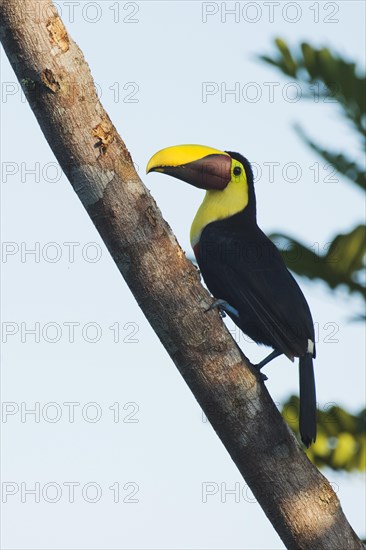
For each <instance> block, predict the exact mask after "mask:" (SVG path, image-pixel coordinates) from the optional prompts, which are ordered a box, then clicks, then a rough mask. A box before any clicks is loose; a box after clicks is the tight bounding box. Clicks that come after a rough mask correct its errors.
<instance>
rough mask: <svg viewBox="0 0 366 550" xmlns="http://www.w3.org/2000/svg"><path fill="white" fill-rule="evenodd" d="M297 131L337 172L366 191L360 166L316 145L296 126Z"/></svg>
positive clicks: (364, 176) (365, 180)
mask: <svg viewBox="0 0 366 550" xmlns="http://www.w3.org/2000/svg"><path fill="white" fill-rule="evenodd" d="M295 130H296V132H297V133H298V135H299V136H300V137H301V139H303V140H304V141H305V143H306V144H307V145H308V146H309V147H310V148H311V149H313V151H315V152H316V153H317V154H318V155H319V156H321V157H322V158H323V159H324V160H325V161H327V162H328V163H329V164H331V165H332V166H333V167H334V168H335V169H336V170H337V172H339V173H340V174H343V175H344V176H346V178H348V179H349V180H351V181H353V182H354V183H356V185H358V186H359V187H361V189H364V190H365V189H366V175H365V171H364V170H363V169H362V168H361V166H359V165H358V164H357V163H356V162H354V161H352V160H350V159H348V158H347V157H346V156H345V155H343V154H342V153H333V152H330V151H327V150H326V149H323V148H322V147H320V146H319V145H317V144H316V143H314V142H313V141H312V140H311V139H310V138H309V137H307V135H306V133H305V132H304V131H303V129H302V128H301V127H300V126H298V125H295Z"/></svg>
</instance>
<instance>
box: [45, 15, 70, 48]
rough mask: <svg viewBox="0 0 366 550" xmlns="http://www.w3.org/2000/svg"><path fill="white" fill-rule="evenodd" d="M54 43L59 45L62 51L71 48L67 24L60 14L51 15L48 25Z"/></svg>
mask: <svg viewBox="0 0 366 550" xmlns="http://www.w3.org/2000/svg"><path fill="white" fill-rule="evenodd" d="M46 28H47V30H48V34H49V35H50V41H51V44H52V45H55V46H57V47H58V48H59V49H60V50H61V52H62V53H65V52H67V51H68V49H69V48H70V39H69V35H68V34H67V31H66V29H65V26H64V24H63V22H62V21H61V19H60V18H59V16H58V15H56V16H55V17H51V18H50V19H49V20H48V22H47V25H46Z"/></svg>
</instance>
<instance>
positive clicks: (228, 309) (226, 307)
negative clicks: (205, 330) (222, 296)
mask: <svg viewBox="0 0 366 550" xmlns="http://www.w3.org/2000/svg"><path fill="white" fill-rule="evenodd" d="M216 308H217V309H218V310H219V313H220V315H221V317H225V316H226V313H231V314H232V315H234V317H239V311H238V310H237V309H235V308H234V307H233V306H231V305H230V304H229V302H227V301H226V300H215V301H214V302H212V304H211V305H210V307H209V308H207V309H206V313H207V312H208V311H211V309H216Z"/></svg>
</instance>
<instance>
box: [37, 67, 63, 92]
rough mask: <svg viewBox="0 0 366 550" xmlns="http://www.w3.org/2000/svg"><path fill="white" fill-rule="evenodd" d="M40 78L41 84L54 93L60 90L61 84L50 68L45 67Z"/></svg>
mask: <svg viewBox="0 0 366 550" xmlns="http://www.w3.org/2000/svg"><path fill="white" fill-rule="evenodd" d="M41 80H42V82H43V84H44V85H45V86H46V87H47V88H48V89H49V90H51V91H52V92H54V93H56V92H59V91H60V90H61V85H60V83H59V82H58V80H57V79H56V77H55V75H54V73H53V72H52V71H51V69H45V70H44V71H42V73H41Z"/></svg>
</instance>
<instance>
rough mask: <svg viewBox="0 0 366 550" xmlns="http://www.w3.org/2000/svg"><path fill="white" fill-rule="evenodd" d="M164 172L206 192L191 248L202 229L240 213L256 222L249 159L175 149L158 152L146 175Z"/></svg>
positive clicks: (211, 151) (208, 149)
mask: <svg viewBox="0 0 366 550" xmlns="http://www.w3.org/2000/svg"><path fill="white" fill-rule="evenodd" d="M149 172H161V173H163V174H168V175H170V176H173V177H175V178H178V179H180V180H183V181H185V182H187V183H189V184H191V185H193V186H195V187H198V188H200V189H206V191H207V192H206V197H205V200H204V201H203V203H202V205H201V207H200V209H199V211H198V213H197V215H196V218H195V220H194V222H193V225H192V229H191V241H192V244H193V245H194V243H196V242H197V240H198V239H199V236H200V234H201V232H202V230H203V228H204V227H205V226H206V225H208V223H211V222H212V221H217V220H221V219H225V218H229V217H231V216H233V215H235V214H237V213H239V212H241V211H244V210H245V213H246V214H248V215H250V216H251V217H252V216H254V218H255V210H256V208H255V195H254V187H253V172H252V169H251V166H250V164H249V162H248V161H247V159H246V158H244V157H243V156H241V155H239V154H238V153H232V152H229V151H220V150H218V149H213V148H212V147H206V146H204V145H175V146H173V147H167V148H166V149H162V150H161V151H158V152H157V153H155V155H153V156H152V157H151V159H150V160H149V162H148V164H147V167H146V173H147V174H148V173H149Z"/></svg>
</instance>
